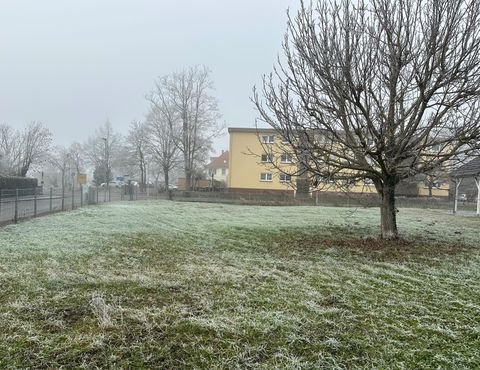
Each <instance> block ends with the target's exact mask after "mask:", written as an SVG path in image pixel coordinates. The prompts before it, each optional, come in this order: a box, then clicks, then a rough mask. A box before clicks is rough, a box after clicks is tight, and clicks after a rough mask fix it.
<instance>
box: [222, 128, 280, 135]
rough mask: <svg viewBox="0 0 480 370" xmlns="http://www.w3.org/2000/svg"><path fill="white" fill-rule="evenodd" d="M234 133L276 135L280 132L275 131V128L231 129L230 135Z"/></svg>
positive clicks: (229, 129) (229, 130)
mask: <svg viewBox="0 0 480 370" xmlns="http://www.w3.org/2000/svg"><path fill="white" fill-rule="evenodd" d="M232 132H250V133H254V134H258V133H261V134H274V133H278V131H276V130H274V129H273V128H251V127H229V128H228V133H229V134H231V133H232Z"/></svg>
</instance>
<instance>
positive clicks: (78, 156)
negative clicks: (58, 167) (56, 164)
mask: <svg viewBox="0 0 480 370" xmlns="http://www.w3.org/2000/svg"><path fill="white" fill-rule="evenodd" d="M68 153H69V154H70V158H71V160H72V164H73V166H74V168H75V172H76V174H77V175H78V174H79V173H82V171H83V170H84V165H85V153H84V149H83V147H82V145H81V144H80V143H78V142H74V143H72V145H70V147H69V148H68Z"/></svg>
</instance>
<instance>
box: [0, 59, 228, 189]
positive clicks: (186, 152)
mask: <svg viewBox="0 0 480 370" xmlns="http://www.w3.org/2000/svg"><path fill="white" fill-rule="evenodd" d="M212 92H213V82H212V80H211V74H210V71H209V70H208V69H207V68H206V67H203V66H196V67H191V68H189V69H186V70H183V71H181V72H177V73H172V74H170V75H166V76H163V77H160V78H159V79H158V80H157V81H156V82H155V86H154V88H153V89H152V91H151V92H150V93H148V94H147V96H146V98H147V101H148V102H149V110H148V112H147V113H146V114H145V119H144V120H142V121H133V122H132V123H131V125H130V128H129V131H128V133H127V135H126V136H122V135H121V134H120V133H118V132H115V130H114V128H113V126H112V124H111V123H110V121H108V120H107V121H106V122H105V124H103V125H102V126H101V127H99V128H98V129H97V130H96V132H95V134H94V135H93V136H91V137H90V138H88V140H86V142H84V143H78V142H75V143H73V144H72V145H70V146H69V147H55V148H52V134H51V132H50V131H49V130H48V128H46V127H45V126H44V125H43V124H42V123H39V122H33V123H31V124H30V125H28V126H27V127H26V128H25V129H24V130H23V131H22V130H14V129H12V128H11V127H10V126H8V125H1V126H0V155H1V162H0V164H1V166H0V174H4V175H15V176H26V175H27V173H28V172H29V171H31V170H33V169H37V170H39V169H41V170H44V169H47V168H48V167H53V168H54V169H55V171H57V172H59V173H60V174H61V182H62V185H63V186H65V182H66V181H69V176H67V174H69V175H72V174H78V173H81V172H84V171H85V169H86V168H87V167H89V168H91V169H93V175H94V181H95V183H97V184H101V183H108V182H111V181H112V180H113V174H114V173H117V174H121V175H128V177H129V179H135V180H136V181H138V182H139V183H140V184H141V186H145V184H146V183H147V171H150V173H151V174H152V175H153V176H154V178H155V179H157V180H158V178H159V177H160V176H161V175H163V180H164V186H165V188H167V189H168V188H169V184H170V176H171V173H172V171H174V170H183V171H184V175H185V187H186V190H190V189H191V187H192V182H193V180H194V178H195V175H196V174H197V173H198V172H200V171H202V169H203V166H204V164H205V162H206V161H207V160H208V158H209V153H210V151H211V149H212V140H213V138H215V137H216V136H218V135H220V134H221V131H222V129H223V127H222V126H221V125H220V124H219V118H220V115H219V112H218V103H217V99H216V98H214V97H213V94H212Z"/></svg>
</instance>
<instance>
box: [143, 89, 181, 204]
mask: <svg viewBox="0 0 480 370" xmlns="http://www.w3.org/2000/svg"><path fill="white" fill-rule="evenodd" d="M150 101H152V102H153V103H152V106H151V109H150V113H149V114H148V116H147V132H148V147H149V150H150V152H151V153H152V156H153V159H154V161H155V162H156V163H157V164H158V165H159V166H160V168H161V170H162V173H163V178H164V183H165V190H166V191H167V194H168V197H169V199H172V194H171V192H170V173H171V171H172V170H173V169H174V168H176V167H177V166H178V165H179V163H180V157H179V152H180V151H179V149H178V146H177V145H176V144H177V138H178V137H179V134H180V130H179V125H178V118H179V116H178V114H177V112H176V110H175V108H174V107H173V106H172V105H171V104H170V102H169V101H167V100H166V99H165V98H164V96H163V95H162V94H161V91H159V92H152V94H151V96H150Z"/></svg>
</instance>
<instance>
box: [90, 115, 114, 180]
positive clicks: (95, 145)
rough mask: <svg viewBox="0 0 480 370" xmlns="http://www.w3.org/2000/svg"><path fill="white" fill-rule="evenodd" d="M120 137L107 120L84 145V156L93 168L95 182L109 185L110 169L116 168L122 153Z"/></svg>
mask: <svg viewBox="0 0 480 370" xmlns="http://www.w3.org/2000/svg"><path fill="white" fill-rule="evenodd" d="M122 142H123V138H122V135H120V134H118V133H116V132H114V130H113V127H112V124H111V123H110V121H109V120H107V121H106V122H105V123H104V124H103V125H102V126H100V127H99V128H98V130H97V131H96V132H95V135H94V136H92V137H90V138H89V139H88V140H87V142H86V144H85V155H86V157H87V159H88V162H89V163H90V164H91V165H93V166H94V168H95V171H94V172H95V173H96V174H97V176H95V175H94V177H95V182H96V183H97V185H100V184H99V182H100V181H103V180H104V181H105V182H106V183H109V182H110V181H111V180H112V179H113V177H112V175H113V174H112V168H114V167H116V166H118V164H119V163H118V162H119V157H120V153H121V151H122V145H123V144H122Z"/></svg>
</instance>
